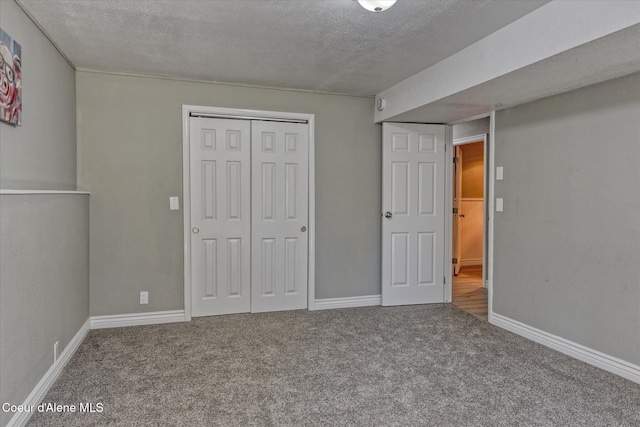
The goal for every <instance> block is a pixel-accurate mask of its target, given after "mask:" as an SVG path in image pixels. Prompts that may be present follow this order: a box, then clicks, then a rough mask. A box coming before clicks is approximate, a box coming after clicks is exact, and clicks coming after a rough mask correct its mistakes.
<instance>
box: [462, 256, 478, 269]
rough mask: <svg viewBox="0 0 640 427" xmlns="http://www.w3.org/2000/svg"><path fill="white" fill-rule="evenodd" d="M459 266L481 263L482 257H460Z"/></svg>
mask: <svg viewBox="0 0 640 427" xmlns="http://www.w3.org/2000/svg"><path fill="white" fill-rule="evenodd" d="M460 265H461V266H463V267H464V266H470V265H482V258H467V259H464V258H462V259H461V260H460Z"/></svg>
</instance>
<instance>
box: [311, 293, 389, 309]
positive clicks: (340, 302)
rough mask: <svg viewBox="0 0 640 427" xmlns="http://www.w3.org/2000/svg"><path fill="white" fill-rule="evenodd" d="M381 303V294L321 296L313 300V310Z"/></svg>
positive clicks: (367, 305)
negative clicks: (338, 296)
mask: <svg viewBox="0 0 640 427" xmlns="http://www.w3.org/2000/svg"><path fill="white" fill-rule="evenodd" d="M373 305H382V296H381V295H365V296H361V297H345V298H322V299H317V300H315V304H314V309H315V310H331V309H334V308H353V307H369V306H373Z"/></svg>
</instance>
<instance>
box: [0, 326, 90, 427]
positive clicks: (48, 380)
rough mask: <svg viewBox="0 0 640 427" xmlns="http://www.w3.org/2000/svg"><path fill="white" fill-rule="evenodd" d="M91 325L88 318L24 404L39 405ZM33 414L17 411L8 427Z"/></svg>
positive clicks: (20, 422) (24, 420)
mask: <svg viewBox="0 0 640 427" xmlns="http://www.w3.org/2000/svg"><path fill="white" fill-rule="evenodd" d="M90 326H91V322H90V320H89V319H87V321H86V322H84V324H83V325H82V326H81V327H80V329H79V330H78V332H77V333H76V334H75V335H74V337H73V338H72V339H71V341H69V344H67V346H66V347H65V348H64V350H63V351H62V353H60V356H59V357H58V360H57V361H56V362H55V363H54V364H53V365H51V367H50V368H49V370H48V371H47V372H46V373H45V374H44V376H43V377H42V378H41V379H40V381H39V382H38V384H36V386H35V387H34V388H33V390H32V391H31V393H29V396H27V398H26V399H25V401H24V403H23V405H24V406H31V405H33V406H34V407H37V406H38V405H39V404H40V403H41V402H42V399H44V397H45V396H46V394H47V392H48V391H49V389H50V388H51V386H52V385H53V383H54V382H55V381H56V380H57V379H58V377H59V376H60V373H61V372H62V370H63V369H64V367H65V366H66V365H67V363H69V360H71V356H73V355H74V353H75V352H76V350H78V347H80V344H82V341H83V340H84V338H85V337H86V336H87V334H88V333H89V330H90V329H91V328H90ZM31 415H33V412H16V414H15V415H14V416H13V417H12V418H11V419H10V420H9V423H8V424H7V427H22V426H24V425H25V424H27V422H28V421H29V418H31Z"/></svg>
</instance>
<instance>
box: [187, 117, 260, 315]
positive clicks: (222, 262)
mask: <svg viewBox="0 0 640 427" xmlns="http://www.w3.org/2000/svg"><path fill="white" fill-rule="evenodd" d="M190 167H191V183H190V184H191V227H192V228H191V281H192V287H191V310H192V316H194V317H196V316H210V315H213V314H229V313H242V312H248V311H250V308H251V293H250V287H251V277H250V263H251V198H250V197H251V194H250V185H251V183H250V176H251V175H250V173H251V125H250V123H249V122H248V121H243V120H224V119H210V118H196V117H192V118H191V119H190ZM185 268H188V267H187V266H185Z"/></svg>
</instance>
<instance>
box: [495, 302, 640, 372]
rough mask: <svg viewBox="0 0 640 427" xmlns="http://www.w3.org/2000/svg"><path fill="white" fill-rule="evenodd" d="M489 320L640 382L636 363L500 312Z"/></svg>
mask: <svg viewBox="0 0 640 427" xmlns="http://www.w3.org/2000/svg"><path fill="white" fill-rule="evenodd" d="M489 322H490V323H492V324H494V325H496V326H499V327H501V328H503V329H506V330H507V331H510V332H513V333H515V334H517V335H520V336H522V337H525V338H527V339H530V340H531V341H535V342H537V343H539V344H542V345H544V346H546V347H549V348H552V349H554V350H557V351H559V352H560V353H564V354H566V355H569V356H571V357H573V358H575V359H578V360H582V361H583V362H586V363H588V364H590V365H593V366H596V367H598V368H601V369H604V370H605V371H609V372H612V373H614V374H616V375H620V376H621V377H624V378H626V379H628V380H631V381H633V382H635V383H638V384H640V366H638V365H634V364H632V363H629V362H626V361H624V360H622V359H618V358H616V357H613V356H610V355H608V354H605V353H602V352H600V351H597V350H593V349H591V348H589V347H586V346H584V345H581V344H578V343H575V342H573V341H569V340H568V339H565V338H562V337H559V336H557V335H553V334H550V333H548V332H545V331H542V330H540V329H537V328H534V327H532V326H529V325H526V324H524V323H522V322H518V321H517V320H513V319H510V318H508V317H506V316H503V315H501V314H497V313H491V317H490V318H489Z"/></svg>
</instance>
